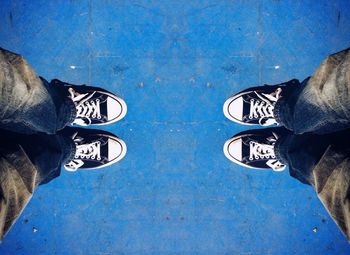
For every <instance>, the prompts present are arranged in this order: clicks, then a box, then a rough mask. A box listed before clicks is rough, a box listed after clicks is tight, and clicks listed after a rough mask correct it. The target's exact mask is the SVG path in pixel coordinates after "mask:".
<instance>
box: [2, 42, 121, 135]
mask: <svg viewBox="0 0 350 255" xmlns="http://www.w3.org/2000/svg"><path fill="white" fill-rule="evenodd" d="M126 112H127V106H126V103H125V102H124V100H123V99H121V98H120V97H118V96H116V95H114V94H113V93H111V92H109V91H106V90H104V89H101V88H97V87H91V86H85V85H79V86H77V85H73V84H69V83H65V82H62V81H59V80H57V79H54V80H52V81H51V82H50V83H49V82H47V81H46V80H45V79H43V78H41V77H38V76H37V75H36V73H35V72H34V70H33V69H32V68H31V67H30V66H29V65H28V64H27V62H26V61H25V60H24V59H23V58H22V57H21V56H19V55H17V54H14V53H11V52H9V51H6V50H4V49H1V48H0V128H2V129H6V130H10V131H14V132H18V133H24V134H33V133H37V132H42V133H46V134H55V133H56V132H57V131H58V130H61V129H63V128H64V127H65V126H67V125H68V124H76V125H80V126H87V125H107V124H111V123H113V122H116V121H119V120H120V119H122V118H123V117H124V116H125V114H126Z"/></svg>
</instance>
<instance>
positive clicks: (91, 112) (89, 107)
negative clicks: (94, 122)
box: [68, 88, 101, 126]
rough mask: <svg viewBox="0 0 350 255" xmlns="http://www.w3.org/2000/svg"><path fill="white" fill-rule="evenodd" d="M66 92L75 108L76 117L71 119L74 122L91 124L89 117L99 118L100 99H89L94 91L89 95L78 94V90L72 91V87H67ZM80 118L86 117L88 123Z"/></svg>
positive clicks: (84, 124) (85, 124)
mask: <svg viewBox="0 0 350 255" xmlns="http://www.w3.org/2000/svg"><path fill="white" fill-rule="evenodd" d="M68 92H69V94H70V98H71V99H72V100H73V102H74V104H75V108H76V110H77V115H76V118H75V120H74V121H73V123H74V124H79V125H83V126H87V125H89V124H91V117H92V118H97V119H101V112H100V100H99V99H95V100H94V99H91V97H92V96H93V95H94V94H95V92H93V93H91V94H90V95H89V93H86V94H79V93H78V92H76V91H74V89H73V88H69V89H68ZM82 118H85V119H87V121H88V123H86V122H85V121H84V120H83V119H82Z"/></svg>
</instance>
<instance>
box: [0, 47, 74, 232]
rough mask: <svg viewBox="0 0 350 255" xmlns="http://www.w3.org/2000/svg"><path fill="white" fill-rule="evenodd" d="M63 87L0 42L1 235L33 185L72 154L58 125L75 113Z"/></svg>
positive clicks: (55, 172)
mask: <svg viewBox="0 0 350 255" xmlns="http://www.w3.org/2000/svg"><path fill="white" fill-rule="evenodd" d="M66 91H67V90H66V89H65V88H64V87H63V86H62V85H61V84H59V82H57V81H56V80H54V81H53V82H52V83H48V82H47V81H46V80H44V79H42V78H40V77H38V76H37V75H36V74H35V72H34V70H32V68H31V67H30V66H29V65H28V64H27V63H26V61H25V60H24V59H23V58H22V57H21V56H19V55H17V54H14V53H11V52H9V51H6V50H4V49H1V48H0V131H1V132H0V239H2V238H3V237H4V235H5V234H6V233H7V232H8V230H9V229H10V227H11V226H12V225H13V223H14V222H15V220H16V219H17V217H18V216H19V215H20V213H21V212H22V210H23V209H24V207H25V206H26V204H27V203H28V202H29V200H30V198H31V196H32V194H33V192H34V190H35V188H36V187H37V186H38V185H40V184H44V183H47V182H49V181H50V180H52V179H53V178H55V177H57V176H59V175H60V171H61V165H62V164H64V163H65V162H66V161H68V160H69V159H70V158H72V157H73V156H74V153H75V145H74V143H73V141H72V140H71V139H70V138H69V137H68V136H67V135H66V134H65V132H64V131H60V130H62V129H63V128H64V127H65V126H66V125H67V124H68V123H71V122H72V120H73V119H74V117H75V114H76V112H75V106H74V104H73V102H72V101H71V100H69V99H68V98H67V92H66Z"/></svg>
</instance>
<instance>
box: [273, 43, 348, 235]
mask: <svg viewBox="0 0 350 255" xmlns="http://www.w3.org/2000/svg"><path fill="white" fill-rule="evenodd" d="M284 91H285V92H286V93H284V95H282V96H283V98H282V100H279V101H278V103H277V104H276V108H275V116H276V118H277V120H278V121H279V122H280V123H281V124H282V125H283V126H284V127H285V128H283V127H282V128H279V129H278V132H279V133H280V134H281V135H282V138H281V139H280V140H279V141H278V142H277V143H276V145H275V154H276V156H277V158H278V159H279V160H280V161H281V162H283V163H285V164H287V165H288V167H289V171H290V175H291V176H292V177H294V178H296V179H298V180H299V181H301V182H302V183H305V184H309V185H311V186H313V188H314V189H315V191H316V193H317V195H318V197H319V199H320V200H321V202H322V203H323V205H324V206H325V208H326V209H327V211H328V212H329V214H330V215H331V217H332V218H333V219H334V220H335V222H336V223H337V225H338V226H339V227H340V229H341V230H342V232H343V233H344V234H345V236H346V237H347V239H348V240H350V146H349V139H350V50H349V49H348V50H345V51H342V52H339V53H336V54H334V55H331V56H329V57H328V58H326V59H325V60H324V61H323V63H322V64H321V66H320V67H319V68H318V69H317V71H316V72H315V73H314V75H313V76H312V77H311V78H308V79H306V80H305V81H304V82H302V83H301V84H296V83H295V82H294V83H293V84H292V83H291V84H290V85H287V87H286V88H285V90H284Z"/></svg>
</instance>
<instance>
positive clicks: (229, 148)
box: [224, 138, 242, 163]
mask: <svg viewBox="0 0 350 255" xmlns="http://www.w3.org/2000/svg"><path fill="white" fill-rule="evenodd" d="M224 154H225V156H226V158H228V159H229V160H231V161H233V162H235V163H241V162H242V139H241V138H238V139H237V138H233V139H230V140H228V141H226V143H225V144H224Z"/></svg>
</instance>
